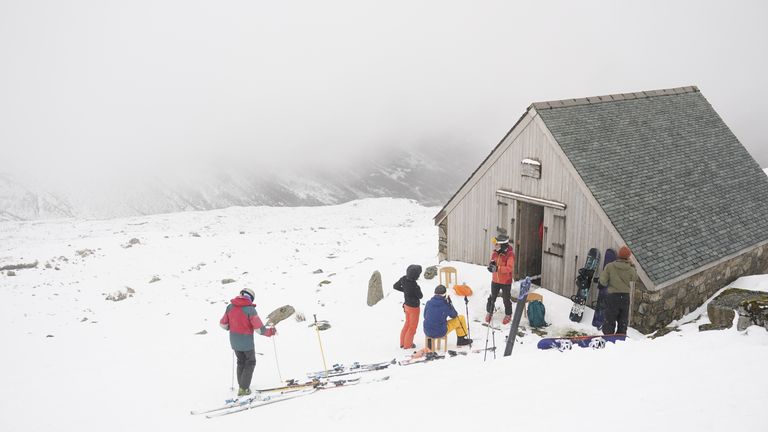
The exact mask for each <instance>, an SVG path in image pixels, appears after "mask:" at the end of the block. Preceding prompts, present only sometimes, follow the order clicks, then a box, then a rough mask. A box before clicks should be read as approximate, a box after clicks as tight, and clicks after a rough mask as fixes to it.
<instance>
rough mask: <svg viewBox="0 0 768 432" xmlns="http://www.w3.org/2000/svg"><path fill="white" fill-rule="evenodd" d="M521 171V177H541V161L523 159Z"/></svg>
mask: <svg viewBox="0 0 768 432" xmlns="http://www.w3.org/2000/svg"><path fill="white" fill-rule="evenodd" d="M521 172H522V174H523V177H531V178H535V179H540V178H541V162H539V161H537V160H535V159H527V158H526V159H523V162H522V169H521Z"/></svg>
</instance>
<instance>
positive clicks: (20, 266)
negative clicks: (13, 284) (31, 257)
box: [0, 261, 37, 271]
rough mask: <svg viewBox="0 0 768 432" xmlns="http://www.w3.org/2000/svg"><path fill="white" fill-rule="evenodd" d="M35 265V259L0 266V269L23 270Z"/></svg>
mask: <svg viewBox="0 0 768 432" xmlns="http://www.w3.org/2000/svg"><path fill="white" fill-rule="evenodd" d="M35 267H37V261H35V262H33V263H29V264H10V265H6V266H2V267H0V271H3V270H23V269H31V268H35Z"/></svg>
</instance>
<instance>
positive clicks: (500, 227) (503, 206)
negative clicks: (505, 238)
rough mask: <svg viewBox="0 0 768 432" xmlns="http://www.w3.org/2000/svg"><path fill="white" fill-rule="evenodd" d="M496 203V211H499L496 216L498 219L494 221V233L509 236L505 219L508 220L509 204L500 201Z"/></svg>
mask: <svg viewBox="0 0 768 432" xmlns="http://www.w3.org/2000/svg"><path fill="white" fill-rule="evenodd" d="M496 203H497V204H498V210H499V213H498V215H497V218H498V219H497V220H496V231H497V232H498V233H499V234H507V235H509V233H508V232H507V227H506V225H507V219H508V218H509V204H507V203H505V202H502V201H497V202H496Z"/></svg>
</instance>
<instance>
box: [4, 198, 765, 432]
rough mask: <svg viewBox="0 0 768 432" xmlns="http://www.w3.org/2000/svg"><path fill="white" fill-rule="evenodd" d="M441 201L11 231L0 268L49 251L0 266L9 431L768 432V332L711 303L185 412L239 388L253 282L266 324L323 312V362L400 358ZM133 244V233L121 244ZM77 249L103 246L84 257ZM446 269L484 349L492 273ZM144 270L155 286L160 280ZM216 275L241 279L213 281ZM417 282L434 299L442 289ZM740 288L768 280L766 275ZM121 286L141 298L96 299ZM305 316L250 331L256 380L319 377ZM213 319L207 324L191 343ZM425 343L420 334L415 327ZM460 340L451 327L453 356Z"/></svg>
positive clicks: (549, 301) (559, 323)
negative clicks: (236, 322)
mask: <svg viewBox="0 0 768 432" xmlns="http://www.w3.org/2000/svg"><path fill="white" fill-rule="evenodd" d="M438 210H439V209H438V208H430V207H422V206H420V205H418V204H416V203H415V202H413V201H409V200H401V199H367V200H360V201H354V202H350V203H347V204H344V205H338V206H328V207H307V208H268V207H248V208H228V209H224V210H215V211H207V212H187V213H178V214H164V215H154V216H147V217H134V218H128V219H115V220H104V221H95V220H94V221H88V220H74V219H67V220H57V221H47V222H2V223H0V266H4V265H8V264H17V263H22V262H23V263H28V262H34V261H35V260H38V261H39V262H40V264H39V265H38V267H37V268H35V269H26V270H17V271H16V276H7V275H0V281H1V282H0V304H2V313H0V339H1V340H2V341H3V346H4V349H3V355H0V369H1V370H3V371H4V372H5V373H3V374H2V375H0V413H2V415H0V430H3V431H40V430H78V431H82V432H86V431H100V432H101V431H103V430H105V429H107V428H108V430H110V431H135V430H184V431H221V430H228V428H234V427H239V426H247V427H251V428H277V427H279V428H282V429H284V430H285V429H287V430H352V429H353V428H355V429H356V428H359V427H365V428H366V429H367V430H373V431H378V430H387V431H389V430H393V429H394V428H397V430H401V429H402V430H404V429H408V430H415V429H418V428H425V427H430V428H436V427H451V428H462V429H463V428H470V429H463V430H478V429H485V428H490V429H491V430H566V429H567V430H569V431H582V430H583V431H586V430H589V431H592V430H595V428H598V429H603V428H606V427H608V426H607V425H613V424H617V425H618V426H616V427H618V428H620V429H621V430H625V431H647V430H651V429H654V430H697V431H706V430H721V429H726V428H727V429H729V430H740V429H743V430H765V428H766V419H765V415H764V414H763V413H762V410H763V409H764V407H765V405H766V403H768V392H766V391H765V388H767V386H768V374H765V373H764V370H763V369H764V363H765V360H766V359H768V332H766V330H765V329H763V328H760V327H755V326H753V327H750V328H748V329H747V330H746V331H743V332H739V331H737V330H736V329H735V328H733V329H730V330H723V331H711V332H699V331H698V325H699V324H702V323H706V322H708V321H707V318H706V313H705V311H704V309H703V308H702V309H700V310H698V311H694V312H692V313H691V314H689V315H688V316H687V317H684V318H683V319H681V320H679V322H678V323H676V324H679V326H680V327H679V330H680V331H678V332H672V333H670V334H668V335H666V336H663V337H660V338H657V339H649V338H646V337H644V336H643V335H641V334H640V333H638V332H636V331H634V330H631V331H630V340H628V341H627V342H624V343H618V344H616V345H612V344H609V345H608V346H607V347H606V348H605V349H604V350H599V351H593V350H590V349H578V348H574V350H572V351H569V352H558V351H555V350H549V351H541V350H538V349H536V342H537V341H538V339H539V336H536V335H535V334H531V333H530V332H526V336H525V337H524V338H523V339H522V343H519V342H518V343H517V344H516V345H515V350H514V353H513V355H512V356H511V357H507V358H504V357H502V355H501V354H502V351H503V347H501V345H502V340H503V335H500V334H497V335H496V337H497V339H496V342H497V345H499V346H500V352H499V353H498V354H499V355H498V357H497V358H496V359H493V356H489V360H487V361H485V362H484V361H483V355H482V354H469V355H467V356H465V357H464V356H460V357H456V358H450V359H446V360H440V361H434V362H430V363H426V364H423V365H412V366H392V367H390V368H388V369H386V370H385V371H382V372H376V373H373V375H376V376H382V375H389V376H390V379H389V380H388V381H386V382H380V383H371V384H362V385H359V386H354V387H349V388H343V389H333V390H328V391H322V392H319V393H316V394H313V395H310V396H307V397H303V398H298V399H295V400H291V401H286V402H282V403H277V404H274V405H269V406H265V407H262V408H258V409H256V410H254V411H248V412H243V413H239V414H235V415H231V416H227V417H222V418H217V419H210V420H208V419H205V418H204V417H202V416H191V415H190V414H189V411H190V409H197V408H207V407H213V406H216V405H219V404H220V403H221V402H222V401H223V399H225V398H226V397H229V396H231V394H232V392H231V390H230V385H231V378H232V375H231V374H232V352H231V350H230V348H229V343H228V338H227V334H226V332H224V331H223V330H221V329H219V327H218V324H217V323H218V320H219V318H220V317H221V314H222V313H223V311H224V308H225V306H226V304H227V302H228V300H229V299H230V298H231V297H233V296H234V295H235V294H236V293H237V292H238V291H239V290H240V289H242V288H244V287H251V288H253V289H254V291H255V292H256V304H257V309H258V311H259V312H260V314H261V315H262V316H266V314H267V313H269V312H270V311H271V310H273V309H275V308H277V307H279V306H282V305H284V304H291V305H293V306H294V307H295V308H296V310H297V311H298V312H299V313H302V314H303V315H305V316H306V317H307V318H308V319H309V320H311V319H312V316H313V315H314V314H316V315H317V318H318V319H326V320H329V321H330V322H331V324H332V328H331V329H330V330H328V331H325V332H322V333H321V340H322V344H323V349H324V352H325V355H326V357H327V361H328V364H329V365H330V364H333V363H349V362H352V361H360V362H368V361H386V360H390V359H392V358H398V359H402V358H403V357H404V356H405V354H406V352H404V351H403V350H400V349H399V348H398V336H399V332H400V327H401V325H402V320H403V314H402V310H401V301H402V294H401V293H399V292H396V291H393V290H392V289H391V286H392V284H393V283H394V282H395V280H397V279H398V278H399V277H400V276H402V274H403V273H404V271H405V268H406V266H407V265H408V264H411V263H418V264H421V265H422V267H424V268H426V267H427V266H429V265H435V264H438V262H437V257H436V248H437V228H436V227H435V226H434V225H433V224H432V217H433V216H434V215H435V214H436V213H437V211H438ZM193 233H194V234H193ZM195 234H196V235H195ZM133 238H137V239H139V241H140V244H134V245H132V246H131V247H126V246H127V245H128V244H129V242H130V240H131V239H133ZM86 249H90V250H92V251H93V252H94V253H93V254H88V253H87V252H85V253H81V254H78V253H77V251H83V250H86ZM81 255H83V256H81ZM61 257H64V258H66V260H64V259H63V258H61ZM46 263H50V264H51V267H52V268H50V269H48V268H46V267H45V264H46ZM442 265H452V266H455V267H456V268H457V269H458V278H459V281H460V282H465V283H467V284H469V285H470V286H471V287H472V288H473V289H474V291H475V294H474V296H473V297H471V298H470V302H469V313H470V317H471V319H470V321H471V325H472V326H471V331H472V336H473V338H474V339H475V340H476V343H475V345H474V347H475V348H478V347H482V346H483V345H484V344H485V338H486V333H485V331H484V330H485V328H484V327H481V326H480V325H479V324H478V323H477V322H473V321H472V320H473V319H480V318H481V317H482V316H483V315H484V310H483V309H484V304H485V298H486V297H487V295H488V292H489V289H490V286H489V285H490V277H489V275H488V273H487V271H486V270H485V268H484V267H482V266H475V265H469V264H464V263H459V262H448V263H442ZM55 267H58V270H56V269H55ZM317 270H322V272H320V273H315V272H316V271H317ZM374 270H379V271H380V272H381V274H382V278H383V283H384V291H385V298H384V299H383V300H382V301H381V302H380V303H378V304H377V305H375V306H373V307H368V306H367V305H366V294H367V284H368V279H369V278H370V276H371V273H372V272H373V271H374ZM153 276H157V277H159V278H160V280H159V281H157V282H154V283H150V282H149V281H150V280H151V279H152V278H153ZM225 278H231V279H235V280H236V282H234V283H231V284H222V283H221V281H222V279H225ZM323 281H329V282H330V283H323ZM419 283H420V285H421V287H422V290H423V291H424V293H425V299H424V300H427V299H428V298H429V297H430V295H429V293H431V291H432V289H433V288H434V287H435V285H436V284H437V283H438V281H437V279H433V280H425V279H423V278H422V279H421V280H420V281H419ZM731 285H732V286H735V287H740V288H747V289H759V290H762V291H768V275H756V276H748V277H743V278H741V279H738V280H736V281H735V282H734V283H733V284H731ZM126 287H131V288H132V289H134V290H135V291H136V293H135V295H133V296H132V297H129V298H127V299H125V300H122V301H119V302H114V301H107V300H105V298H106V296H107V295H109V294H110V293H113V292H115V291H123V292H125V291H126V290H127V288H126ZM537 292H539V293H542V294H543V296H544V303H545V305H546V308H547V315H546V318H547V321H549V322H551V323H552V325H551V326H550V327H548V329H547V330H548V332H549V333H550V334H557V333H560V332H565V331H566V330H567V329H576V330H580V331H583V332H585V333H590V334H595V332H594V330H593V329H592V328H591V327H590V326H589V325H588V324H589V323H590V322H591V318H592V316H591V311H589V310H588V312H587V313H586V314H585V317H584V321H583V324H573V323H571V322H570V321H569V320H568V318H567V315H568V310H569V308H570V305H571V303H570V301H569V300H568V299H566V298H563V297H561V296H558V295H556V294H553V293H552V292H550V291H548V290H546V289H544V288H538V289H537ZM454 304H455V305H456V306H457V309H459V310H460V312H461V313H463V311H464V302H463V299H461V298H459V297H455V296H454ZM498 305H499V306H501V300H499V301H498ZM702 311H704V312H702ZM500 318H501V316H500V315H497V316H496V318H495V319H496V322H499V321H500ZM308 324H309V323H308V322H307V321H305V322H297V321H296V320H295V319H293V318H290V319H288V320H286V321H284V322H282V323H280V324H279V325H278V331H279V333H278V336H277V337H276V338H273V339H269V338H264V337H258V336H257V337H256V350H257V352H260V353H262V355H260V356H258V364H257V367H256V372H255V374H254V382H253V386H252V387H254V388H258V387H265V386H271V385H277V384H278V383H279V381H280V376H281V377H282V378H283V379H286V378H289V377H290V378H301V377H303V376H304V373H305V372H308V371H317V370H320V369H322V368H323V363H322V359H321V356H320V349H319V345H318V337H317V334H316V333H315V331H314V330H313V329H312V328H310V327H308ZM523 324H525V319H523ZM202 330H205V331H207V334H204V335H198V334H196V333H198V332H200V331H202ZM48 335H51V336H52V337H47V336H48ZM415 341H416V344H417V345H418V346H419V347H421V346H422V345H423V334H422V333H421V325H420V326H419V333H417V336H416V339H415ZM455 341H456V339H455V336H453V335H452V336H450V337H449V345H450V346H451V348H455ZM278 362H279V370H280V373H278V368H277V363H278Z"/></svg>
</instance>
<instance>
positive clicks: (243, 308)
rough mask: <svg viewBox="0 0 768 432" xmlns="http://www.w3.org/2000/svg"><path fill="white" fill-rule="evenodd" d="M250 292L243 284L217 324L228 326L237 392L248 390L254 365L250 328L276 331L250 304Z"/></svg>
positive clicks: (267, 333) (269, 333) (263, 332)
mask: <svg viewBox="0 0 768 432" xmlns="http://www.w3.org/2000/svg"><path fill="white" fill-rule="evenodd" d="M253 299H254V294H253V290H252V289H250V288H244V289H243V290H242V291H240V294H239V295H238V296H237V297H235V298H233V299H232V300H231V301H230V304H229V305H227V310H226V311H225V312H224V316H223V317H221V320H220V321H219V325H220V326H221V328H223V329H224V330H229V343H230V345H231V346H232V350H233V351H234V352H235V356H237V383H238V385H239V390H238V392H237V395H238V396H245V395H249V394H251V389H250V387H251V379H252V378H253V370H254V369H255V368H256V351H255V347H254V343H253V332H254V331H258V332H259V334H260V335H262V336H266V337H271V336H274V335H276V334H277V330H276V329H275V328H274V327H272V326H265V325H264V324H263V323H262V322H261V318H259V315H258V314H257V313H256V308H255V305H254V304H253Z"/></svg>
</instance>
